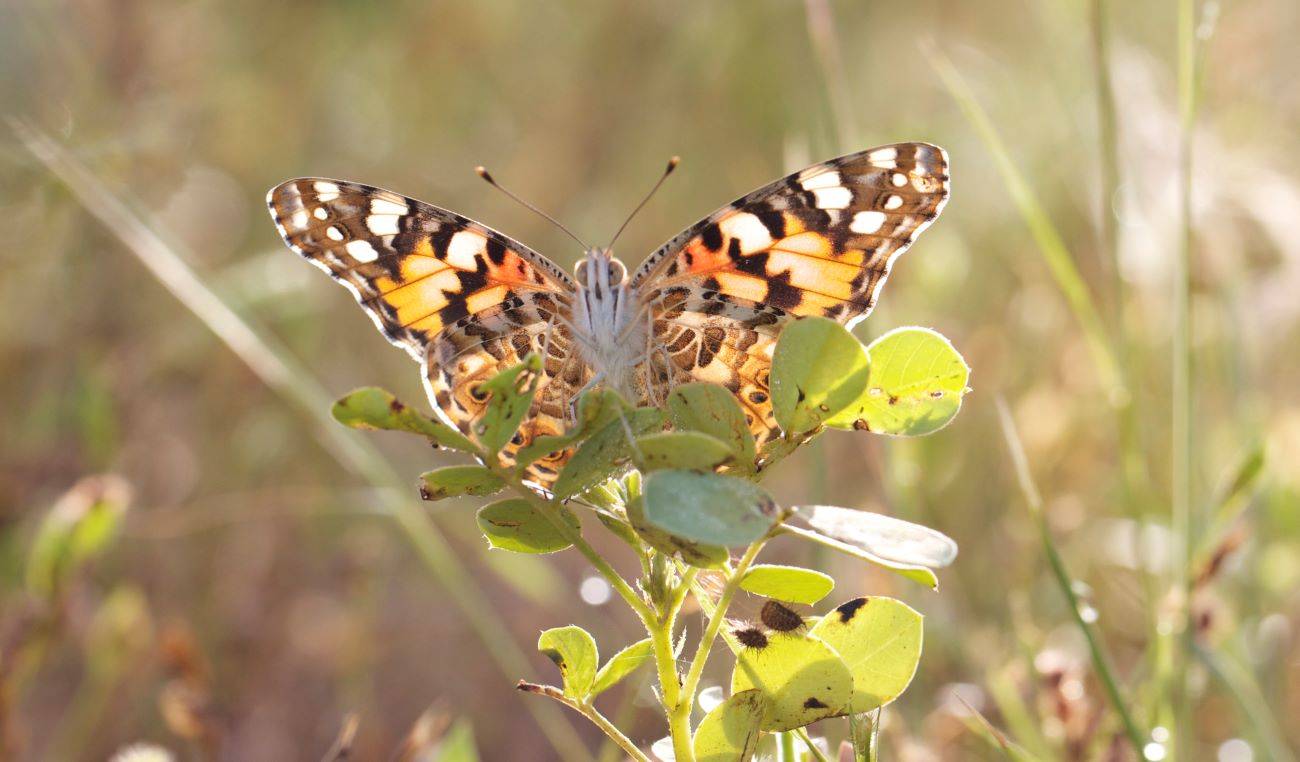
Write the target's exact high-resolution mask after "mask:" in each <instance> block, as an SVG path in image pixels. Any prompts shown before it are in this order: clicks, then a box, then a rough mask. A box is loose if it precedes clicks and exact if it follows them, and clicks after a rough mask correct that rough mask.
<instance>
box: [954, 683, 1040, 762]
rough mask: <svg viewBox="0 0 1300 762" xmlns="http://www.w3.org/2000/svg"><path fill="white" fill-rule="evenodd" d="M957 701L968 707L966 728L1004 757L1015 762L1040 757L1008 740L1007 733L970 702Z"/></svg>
mask: <svg viewBox="0 0 1300 762" xmlns="http://www.w3.org/2000/svg"><path fill="white" fill-rule="evenodd" d="M957 700H958V701H960V702H961V703H962V706H964V707H966V711H967V712H968V714H967V715H966V716H965V717H963V718H962V719H963V720H964V722H965V725H966V727H967V728H969V729H970V731H971V732H973V733H974V734H975V735H977V736H979V737H980V738H982V739H984V742H985V743H987V744H988V745H989V746H991V747H993V748H995V749H998V750H999V751H1001V752H1002V756H1004V757H1005V758H1007V759H1010V760H1014V761H1015V762H1036V760H1037V759H1038V757H1036V756H1034V755H1033V754H1030V753H1029V752H1028V751H1026V750H1025V749H1024V748H1022V747H1021V746H1020V745H1019V744H1017V743H1016V742H1015V741H1012V740H1011V739H1010V738H1007V736H1006V734H1005V733H1003V732H1002V731H1001V730H998V729H997V727H996V726H994V725H993V723H991V722H989V721H988V718H986V717H985V716H984V715H982V714H980V712H979V710H978V709H976V708H975V707H973V706H971V705H970V702H968V701H967V700H966V699H964V698H962V697H961V696H957Z"/></svg>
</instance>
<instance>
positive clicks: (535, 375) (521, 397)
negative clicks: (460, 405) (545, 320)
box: [473, 354, 542, 453]
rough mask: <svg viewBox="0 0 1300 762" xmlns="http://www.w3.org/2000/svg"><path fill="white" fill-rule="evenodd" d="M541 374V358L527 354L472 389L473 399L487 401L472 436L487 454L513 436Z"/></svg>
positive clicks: (530, 400)
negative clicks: (516, 362)
mask: <svg viewBox="0 0 1300 762" xmlns="http://www.w3.org/2000/svg"><path fill="white" fill-rule="evenodd" d="M541 372H542V358H541V357H540V356H539V355H536V354H530V355H528V356H527V357H525V358H524V361H523V362H521V363H519V364H518V365H513V366H511V367H509V368H506V369H505V370H503V371H501V372H500V373H498V374H496V375H495V376H493V377H492V378H489V379H488V380H487V381H484V382H483V383H481V384H479V385H478V387H477V388H476V389H474V391H473V394H474V395H475V396H476V397H478V398H480V399H483V398H486V399H487V407H486V408H485V409H484V410H483V415H482V416H481V417H480V418H479V419H478V420H477V421H476V422H475V423H474V436H475V437H477V438H478V441H479V443H480V444H482V445H483V447H484V448H485V449H487V451H488V452H491V453H495V452H497V451H499V450H500V449H501V448H502V447H505V445H506V442H509V441H510V439H511V438H512V437H514V435H515V432H516V431H517V430H518V429H519V424H520V422H521V421H523V420H524V415H525V414H526V413H527V412H528V408H529V407H530V406H532V404H533V395H534V394H536V393H537V382H538V381H539V380H541Z"/></svg>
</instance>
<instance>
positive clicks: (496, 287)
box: [267, 143, 948, 485]
mask: <svg viewBox="0 0 1300 762" xmlns="http://www.w3.org/2000/svg"><path fill="white" fill-rule="evenodd" d="M947 198H948V162H947V156H946V155H945V154H944V152H943V150H942V149H941V148H939V147H937V146H933V145H928V144H925V143H898V144H895V145H890V146H882V147H879V148H873V149H870V150H867V151H862V152H860V153H854V154H849V155H847V156H842V157H840V158H838V159H833V160H831V161H828V162H824V163H822V164H816V165H814V166H812V167H809V168H807V169H805V170H803V171H802V172H797V173H795V174H792V175H790V176H788V177H786V178H784V179H781V180H778V181H776V182H774V183H772V184H770V185H766V186H764V187H762V188H759V189H758V190H756V191H754V192H753V193H750V194H748V195H746V196H744V197H742V198H740V199H738V200H737V201H735V202H733V203H731V204H729V205H727V206H725V207H723V208H722V209H720V210H718V211H717V212H714V213H713V214H711V215H709V216H708V217H706V218H705V219H703V220H701V221H700V222H698V223H696V224H694V225H692V226H690V227H689V228H687V229H686V230H684V231H682V232H681V233H680V234H678V235H677V236H676V237H674V238H673V239H672V240H670V241H668V243H666V244H664V245H663V246H662V247H660V248H659V250H658V251H656V252H654V253H653V254H651V255H650V257H649V258H648V259H646V261H645V262H644V263H642V265H641V266H640V267H639V268H638V269H637V270H636V272H635V273H632V274H631V275H630V276H629V274H628V271H627V268H626V267H624V265H623V263H622V262H620V261H619V260H618V259H616V258H615V257H614V256H613V254H612V253H611V251H610V250H609V249H607V248H594V249H590V250H588V251H587V252H586V253H585V256H584V257H583V259H582V260H581V261H580V262H579V263H578V265H577V268H576V271H575V274H574V276H573V277H570V276H569V275H568V274H567V273H565V272H564V271H563V270H562V269H560V267H558V266H557V265H556V264H555V263H553V262H551V261H550V260H549V259H547V258H545V257H543V256H542V255H540V254H538V253H537V252H535V251H533V250H532V249H529V248H528V247H526V246H524V245H523V244H520V243H518V242H517V241H514V240H512V239H510V238H507V237H506V236H504V235H502V234H500V233H498V232H496V231H495V230H492V229H490V228H488V227H485V226H483V225H480V224H479V223H477V222H474V221H473V220H470V219H467V218H465V217H462V216H460V215H459V214H456V213H454V212H449V211H447V210H445V209H439V208H438V207H435V206H430V205H428V204H425V203H423V202H420V201H416V200H415V199H411V198H407V197H405V196H401V195H398V194H396V193H393V192H391V191H386V190H381V189H379V188H373V187H370V186H368V185H359V184H356V183H348V182H340V181H338V180H326V179H322V178H302V179H298V180H290V181H289V182H286V183H284V184H282V185H279V186H277V187H275V188H273V189H272V190H271V192H270V193H269V194H268V195H267V204H268V206H269V207H270V210H271V216H272V217H273V218H274V220H275V224H276V227H277V228H279V230H280V234H281V235H282V236H284V240H285V242H286V243H288V245H289V248H291V249H293V250H294V251H296V252H297V253H298V254H301V255H302V256H303V257H306V258H307V259H308V260H310V261H311V262H312V263H313V264H315V265H317V266H318V267H320V268H321V269H322V270H325V271H326V272H328V273H329V274H330V275H331V276H333V277H334V279H335V280H337V281H339V282H340V283H342V284H343V285H344V286H347V287H348V289H349V290H351V291H352V293H353V294H354V295H355V296H356V298H357V301H359V302H360V303H361V306H362V307H363V308H364V309H365V310H366V311H367V312H368V313H369V314H370V316H371V318H373V319H374V321H375V324H376V325H378V326H379V328H380V330H382V331H383V332H384V335H386V336H387V337H388V339H389V341H391V342H393V343H394V344H396V345H398V346H400V347H402V348H404V349H405V350H406V351H408V352H410V354H411V356H412V357H414V358H415V359H416V360H417V361H418V362H420V363H421V365H422V366H423V368H424V377H425V382H426V385H427V388H428V391H429V397H430V399H431V400H432V401H433V404H434V406H435V407H436V409H437V412H438V414H439V416H440V417H441V418H442V419H443V420H444V421H446V422H447V423H448V424H450V425H453V426H455V427H457V428H458V429H460V430H461V431H463V432H465V433H466V434H468V433H470V431H471V425H472V424H473V423H474V421H475V419H476V418H477V417H478V416H479V415H480V414H481V413H482V411H483V409H484V407H485V400H484V399H482V393H481V392H480V391H479V390H478V385H479V383H480V382H482V381H484V380H486V379H488V378H491V377H492V376H493V375H495V374H496V373H498V372H499V371H501V370H503V369H505V368H507V367H510V366H511V365H513V364H515V363H517V362H519V360H520V359H521V358H523V357H524V356H525V355H527V354H528V353H530V352H537V353H539V354H540V355H541V356H542V358H543V365H544V375H543V378H542V379H541V381H540V384H539V390H538V393H537V396H536V397H535V398H534V401H533V406H532V409H531V410H530V411H529V415H528V417H526V418H525V420H524V423H523V425H522V426H521V427H520V429H519V433H518V435H517V436H516V437H515V439H514V441H513V442H511V444H510V445H508V446H507V447H506V448H505V449H504V450H503V452H502V456H503V457H504V458H506V459H507V462H509V459H511V458H512V457H513V454H514V453H515V452H517V451H518V449H519V448H520V447H523V446H524V445H526V444H527V443H528V442H531V441H533V440H534V439H535V438H536V437H538V436H542V435H548V434H558V433H561V432H562V431H563V429H564V427H565V420H566V418H568V417H569V416H570V415H571V412H570V411H571V409H572V404H573V402H574V400H575V399H576V397H577V395H578V394H579V393H580V392H581V391H582V390H584V389H586V388H590V387H593V386H596V385H604V386H606V387H607V388H612V389H615V390H617V391H619V392H620V393H621V394H623V395H624V396H625V397H627V398H628V399H629V400H632V401H635V402H637V403H639V404H642V405H658V404H661V403H662V402H663V401H664V399H665V397H666V395H667V394H668V392H669V391H670V390H671V389H672V387H673V386H674V385H676V384H682V383H686V382H690V381H708V382H712V383H716V384H721V385H723V386H725V387H726V388H727V389H729V390H730V391H731V392H732V393H734V394H735V395H736V398H737V400H739V402H740V404H741V405H742V407H743V408H744V409H745V411H746V416H747V418H748V420H749V423H750V427H751V429H752V431H753V433H754V436H755V439H756V440H757V443H758V445H759V446H760V447H761V446H762V445H763V444H764V443H765V442H766V441H768V440H770V439H772V438H774V437H775V436H778V435H779V431H778V429H777V426H776V421H775V420H774V418H773V415H772V406H771V403H770V401H769V397H768V370H769V367H770V365H771V359H772V350H773V348H774V347H775V344H776V339H777V335H778V334H779V333H780V331H781V328H782V327H783V326H784V325H785V323H786V322H787V321H789V320H791V319H793V318H795V317H801V316H805V315H824V316H828V317H831V318H833V319H835V320H838V321H840V322H841V323H844V324H846V325H852V324H854V323H856V322H858V321H859V320H862V319H863V318H865V317H866V316H867V314H868V313H869V312H870V311H871V308H872V306H873V305H874V304H875V302H876V298H877V296H878V295H879V293H880V289H881V287H882V286H883V285H884V283H885V278H886V277H887V276H888V275H889V269H890V267H891V265H893V263H894V260H895V259H896V258H897V257H898V255H899V254H902V253H903V251H905V250H906V249H907V247H908V246H909V245H911V243H912V241H913V240H915V238H916V236H917V235H918V234H919V233H920V232H921V231H922V230H924V229H925V228H926V227H927V226H929V225H930V223H931V222H933V221H934V219H935V217H937V216H938V214H939V212H940V210H941V209H942V208H943V206H944V203H945V202H946V201H947ZM569 455H571V453H570V452H568V451H562V452H557V453H552V454H551V455H550V456H549V457H547V458H543V459H541V460H538V461H537V462H535V463H534V464H533V465H532V466H530V467H529V476H530V477H531V478H532V479H533V480H534V481H536V482H538V483H540V484H542V485H548V484H550V483H551V482H553V481H554V479H555V476H556V474H557V473H558V471H559V469H560V467H561V466H563V465H564V463H565V461H566V460H567V459H568V457H569Z"/></svg>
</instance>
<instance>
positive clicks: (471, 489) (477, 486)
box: [420, 466, 506, 500]
mask: <svg viewBox="0 0 1300 762" xmlns="http://www.w3.org/2000/svg"><path fill="white" fill-rule="evenodd" d="M505 486H506V483H505V481H504V480H503V479H502V478H501V477H499V476H497V475H496V474H494V473H492V472H491V471H489V470H488V469H487V468H486V467H485V466H446V467H444V468H436V469H434V470H432V471H426V472H425V473H423V474H421V475H420V497H422V498H424V499H425V500H444V499H446V498H449V497H463V496H465V495H474V496H478V497H483V496H485V495H493V494H496V493H497V492H500V491H501V490H502V489H503V488H504V487H505Z"/></svg>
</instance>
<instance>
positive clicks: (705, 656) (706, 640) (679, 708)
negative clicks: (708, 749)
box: [669, 537, 768, 762]
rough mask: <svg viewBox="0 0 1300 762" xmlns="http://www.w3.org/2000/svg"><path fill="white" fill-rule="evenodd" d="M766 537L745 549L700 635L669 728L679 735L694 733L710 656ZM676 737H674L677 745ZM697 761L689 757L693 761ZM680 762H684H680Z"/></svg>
mask: <svg viewBox="0 0 1300 762" xmlns="http://www.w3.org/2000/svg"><path fill="white" fill-rule="evenodd" d="M767 539H768V538H766V537H764V538H761V539H759V540H758V541H757V542H755V543H753V544H752V545H750V546H749V547H748V548H746V549H745V552H744V554H743V555H742V556H741V557H740V560H739V561H737V562H736V566H735V568H733V569H732V570H731V573H730V574H729V575H728V576H727V582H726V584H725V585H724V586H723V588H722V594H721V595H720V596H719V597H718V603H717V605H716V606H714V608H713V613H712V614H710V615H709V621H708V624H707V625H705V628H704V632H703V633H702V634H701V635H700V643H699V645H698V646H696V648H695V654H694V656H692V657H691V666H690V668H689V669H688V670H687V672H686V680H685V682H683V683H682V690H681V693H680V695H679V700H678V701H677V702H676V704H674V705H673V709H672V711H671V714H670V722H669V725H670V726H671V727H673V728H674V730H675V732H679V731H680V730H682V729H683V728H684V729H685V731H686V733H687V734H688V735H689V733H690V721H691V710H692V709H693V708H694V705H695V693H696V691H698V690H699V687H700V678H701V677H703V675H704V664H705V663H706V662H707V661H708V660H709V652H710V651H711V650H712V649H713V643H714V641H715V640H717V639H718V631H719V630H720V629H722V622H723V621H724V620H725V619H726V615H727V608H728V607H729V606H730V605H731V599H732V598H734V597H735V596H736V591H737V590H739V589H740V580H741V579H742V578H743V577H744V576H745V572H747V571H749V567H750V565H752V564H753V563H754V559H755V558H757V557H758V553H759V551H761V550H762V549H763V546H764V545H765V544H766V543H767ZM675 741H676V735H674V745H676V744H675ZM692 758H693V757H688V759H692ZM679 762H680V758H679Z"/></svg>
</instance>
